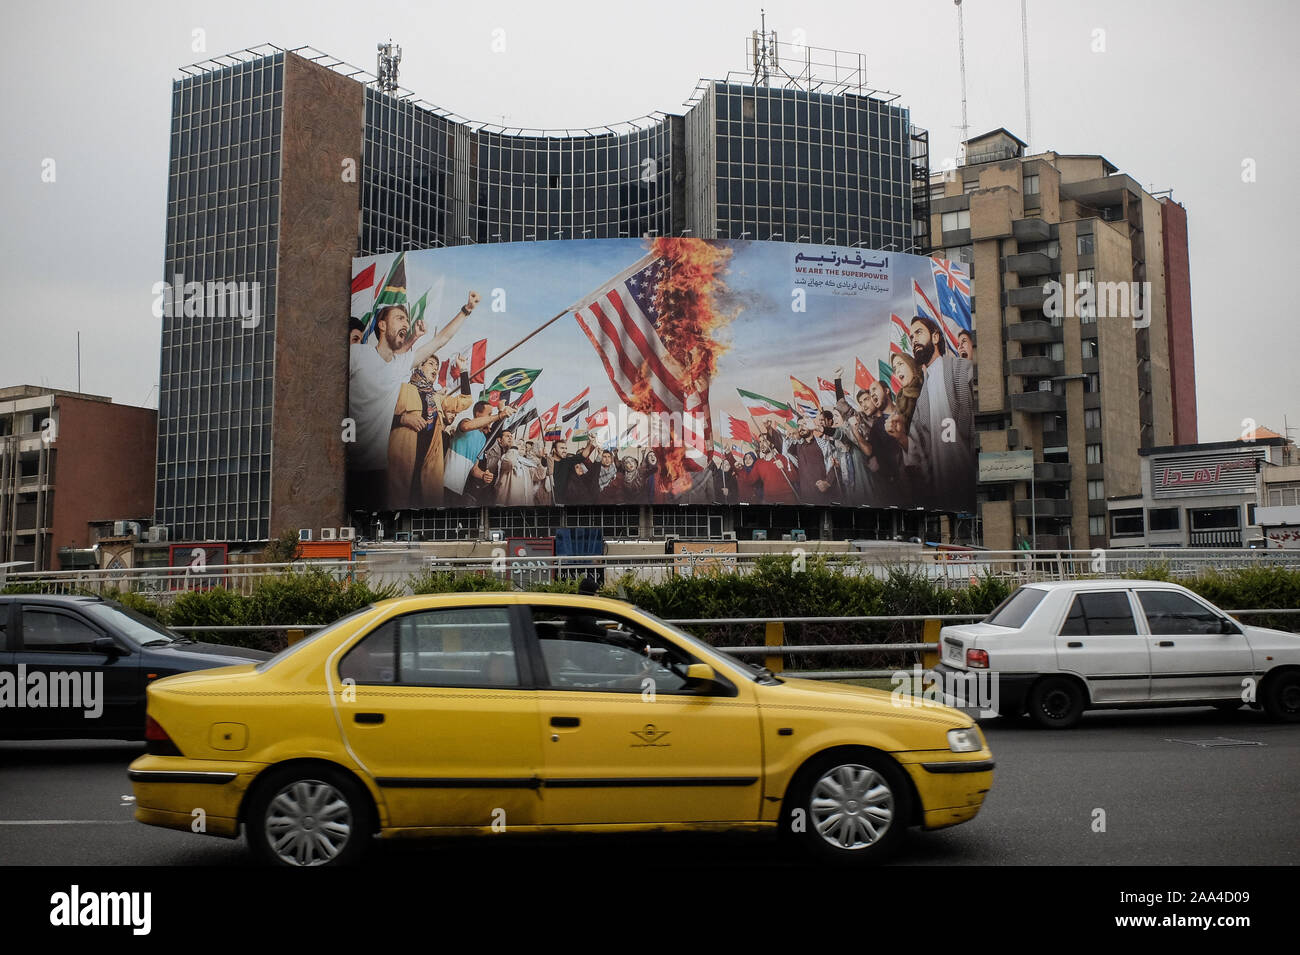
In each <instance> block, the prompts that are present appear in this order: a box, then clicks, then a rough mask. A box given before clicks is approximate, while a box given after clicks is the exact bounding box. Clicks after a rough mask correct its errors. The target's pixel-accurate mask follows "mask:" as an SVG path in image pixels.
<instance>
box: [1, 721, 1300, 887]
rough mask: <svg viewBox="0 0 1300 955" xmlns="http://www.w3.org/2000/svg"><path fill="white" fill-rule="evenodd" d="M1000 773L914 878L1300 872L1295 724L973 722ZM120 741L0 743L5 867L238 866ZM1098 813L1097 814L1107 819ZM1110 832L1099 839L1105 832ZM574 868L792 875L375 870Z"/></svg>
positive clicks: (639, 840) (602, 857)
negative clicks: (146, 806)
mask: <svg viewBox="0 0 1300 955" xmlns="http://www.w3.org/2000/svg"><path fill="white" fill-rule="evenodd" d="M981 725H982V726H983V728H984V732H985V733H986V735H987V736H988V739H989V742H990V745H991V746H992V749H993V754H994V757H995V758H996V760H997V770H996V773H995V777H994V786H993V791H992V793H991V794H990V795H989V797H988V799H987V800H986V802H985V804H984V808H983V810H982V811H981V813H980V815H979V816H978V817H977V818H976V819H975V820H974V821H973V822H970V823H967V824H965V825H961V826H957V827H955V828H952V829H946V830H942V831H939V832H932V833H922V832H915V831H914V832H913V834H912V837H911V839H910V840H909V842H908V843H907V844H906V845H905V847H904V850H903V853H902V854H901V856H900V858H899V860H898V861H899V862H900V863H902V864H908V865H922V866H924V865H931V866H953V865H1008V864H1010V865H1057V866H1059V865H1072V866H1077V865H1157V866H1160V865H1180V866H1201V865H1246V866H1254V865H1293V864H1295V863H1297V862H1298V861H1300V849H1298V847H1300V813H1297V812H1296V809H1295V794H1296V793H1297V792H1300V726H1296V725H1280V724H1275V723H1270V722H1268V721H1266V720H1265V719H1264V717H1263V716H1262V714H1259V713H1255V712H1251V711H1241V712H1239V713H1236V714H1232V715H1224V714H1221V713H1218V712H1216V711H1214V710H1211V709H1206V708H1198V709H1176V710H1144V711H1127V712H1100V713H1089V714H1086V715H1085V717H1084V720H1083V724H1082V726H1081V727H1079V728H1078V729H1075V730H1069V731H1065V732H1049V731H1044V730H1039V729H1036V728H1034V727H1033V726H1032V725H1030V724H1029V723H1027V722H1014V723H1008V722H1007V721H1006V720H1002V719H991V720H986V721H984V722H983V723H982V724H981ZM141 751H142V750H141V747H140V746H137V745H133V744H124V743H97V742H54V743H48V742H46V743H17V742H0V864H3V865H71V866H84V865H102V866H135V865H151V866H193V865H202V866H247V865H250V864H251V862H252V860H251V857H250V855H249V854H248V852H247V851H246V849H245V846H244V843H243V842H242V841H239V842H231V841H228V840H225V839H219V838H212V837H204V836H198V835H192V834H188V833H181V832H173V831H170V830H164V829H156V828H153V827H150V826H144V825H141V824H139V823H136V822H135V821H134V820H133V819H132V807H131V804H130V803H129V802H127V801H125V800H124V799H123V796H124V795H129V794H130V792H131V787H130V784H129V782H128V781H127V778H126V767H127V764H128V763H129V762H130V761H131V760H132V759H133V758H134V757H135V756H136V755H137V754H138V753H140V752H141ZM1103 814H1104V815H1103ZM1103 823H1104V826H1103ZM557 850H562V851H563V853H564V856H565V858H566V860H568V861H569V862H572V863H578V864H582V863H589V864H591V865H600V866H609V867H615V868H617V867H619V866H623V867H627V866H629V865H630V864H633V863H634V864H635V865H637V866H644V865H645V864H646V863H647V862H648V863H650V864H654V861H655V860H656V859H672V860H674V862H675V864H681V862H682V860H683V859H689V860H690V861H691V864H692V865H698V866H705V867H707V866H708V865H710V864H711V863H712V862H716V863H717V864H719V865H726V866H728V867H734V866H737V865H743V866H753V867H785V866H789V865H792V864H797V860H794V859H792V858H791V857H790V856H789V855H787V854H786V853H785V852H784V851H782V850H781V848H780V847H779V846H778V844H777V842H776V840H775V839H774V838H770V837H766V836H758V837H756V836H752V835H741V834H727V835H696V834H672V835H662V834H658V835H644V836H584V837H576V838H575V837H563V838H562V837H556V836H545V837H528V838H514V839H512V838H510V837H509V836H507V835H503V836H500V837H488V838H481V839H469V840H446V841H441V842H437V843H428V842H421V843H413V842H402V843H380V844H377V845H376V847H375V851H373V852H371V853H370V854H369V856H368V857H367V859H366V863H365V864H366V865H367V866H372V867H391V866H398V867H408V866H417V867H418V866H427V865H428V864H429V863H430V862H431V860H436V861H437V863H438V864H439V865H440V866H441V865H448V864H457V863H464V864H467V865H469V864H472V865H474V866H482V865H484V864H485V863H486V864H488V865H491V866H496V865H500V864H519V865H529V864H531V863H536V862H537V861H538V860H540V859H542V858H545V857H547V856H549V855H550V854H551V853H554V852H556V851H557Z"/></svg>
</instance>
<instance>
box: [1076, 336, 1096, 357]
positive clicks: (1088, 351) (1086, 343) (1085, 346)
mask: <svg viewBox="0 0 1300 955" xmlns="http://www.w3.org/2000/svg"><path fill="white" fill-rule="evenodd" d="M1079 346H1080V347H1079V351H1080V353H1081V354H1082V355H1083V357H1084V358H1096V357H1097V340H1096V339H1095V338H1085V339H1083V341H1082V342H1080V343H1079Z"/></svg>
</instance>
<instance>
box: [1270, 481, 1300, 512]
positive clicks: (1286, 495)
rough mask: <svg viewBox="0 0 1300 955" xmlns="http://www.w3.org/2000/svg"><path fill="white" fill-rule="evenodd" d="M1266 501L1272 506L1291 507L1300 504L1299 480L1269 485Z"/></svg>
mask: <svg viewBox="0 0 1300 955" xmlns="http://www.w3.org/2000/svg"><path fill="white" fill-rule="evenodd" d="M1268 503H1269V505H1270V506H1272V507H1293V506H1295V505H1297V504H1300V481H1288V482H1286V483H1285V484H1275V485H1273V486H1272V487H1270V488H1269V489H1268Z"/></svg>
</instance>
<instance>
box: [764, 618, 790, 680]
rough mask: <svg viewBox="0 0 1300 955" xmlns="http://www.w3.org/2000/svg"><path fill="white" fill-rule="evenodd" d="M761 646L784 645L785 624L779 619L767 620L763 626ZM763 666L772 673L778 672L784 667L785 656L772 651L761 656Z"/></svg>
mask: <svg viewBox="0 0 1300 955" xmlns="http://www.w3.org/2000/svg"><path fill="white" fill-rule="evenodd" d="M763 646H765V647H781V646H785V624H784V623H782V622H781V621H780V620H769V621H768V622H767V625H766V626H765V627H764V628H763ZM763 666H765V667H767V668H768V669H769V670H771V671H772V672H773V673H780V672H781V671H782V670H784V669H785V656H784V655H783V654H780V653H772V654H769V655H767V656H765V657H763Z"/></svg>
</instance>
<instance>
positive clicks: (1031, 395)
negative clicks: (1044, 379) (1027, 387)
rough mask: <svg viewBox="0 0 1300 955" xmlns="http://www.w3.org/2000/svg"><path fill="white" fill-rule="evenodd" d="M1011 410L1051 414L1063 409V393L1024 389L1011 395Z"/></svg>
mask: <svg viewBox="0 0 1300 955" xmlns="http://www.w3.org/2000/svg"><path fill="white" fill-rule="evenodd" d="M1009 400H1010V403H1011V410H1012V411H1022V412H1024V413H1025V414H1053V413H1055V412H1058V411H1064V410H1065V395H1058V394H1055V393H1054V392H1051V391H1025V392H1021V393H1020V394H1018V395H1011V396H1010V398H1009Z"/></svg>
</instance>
